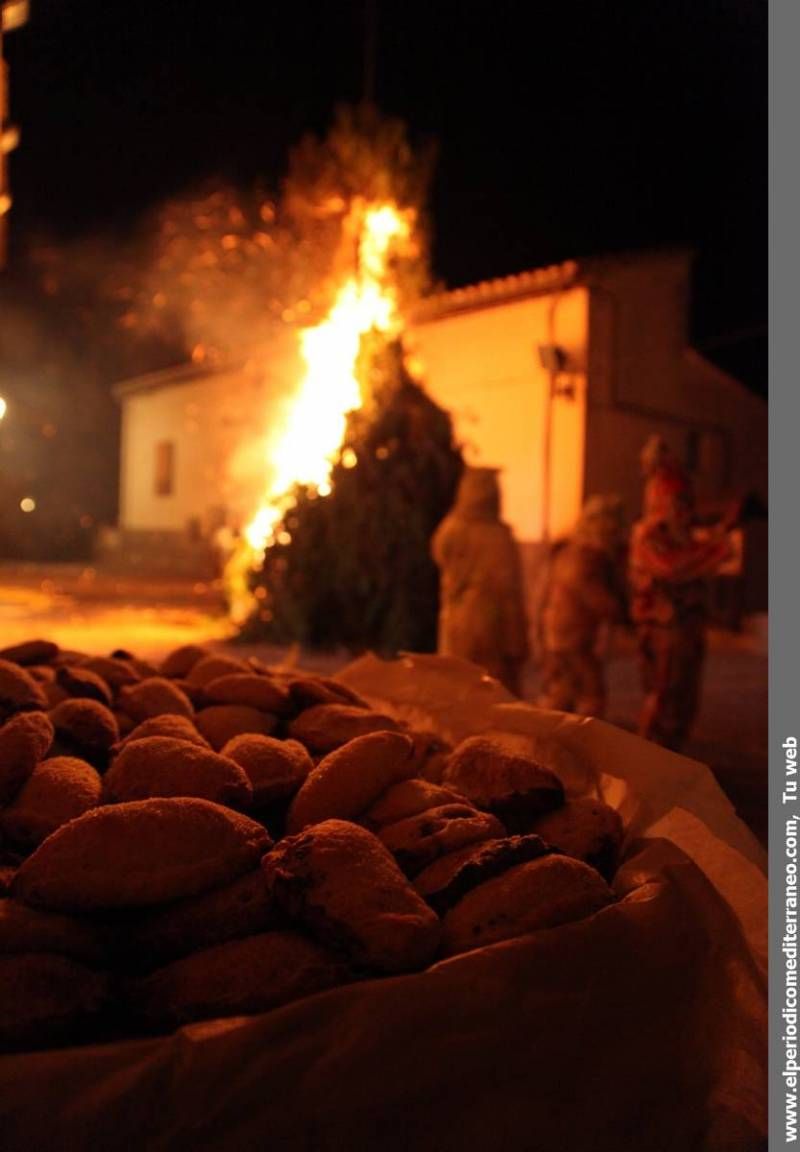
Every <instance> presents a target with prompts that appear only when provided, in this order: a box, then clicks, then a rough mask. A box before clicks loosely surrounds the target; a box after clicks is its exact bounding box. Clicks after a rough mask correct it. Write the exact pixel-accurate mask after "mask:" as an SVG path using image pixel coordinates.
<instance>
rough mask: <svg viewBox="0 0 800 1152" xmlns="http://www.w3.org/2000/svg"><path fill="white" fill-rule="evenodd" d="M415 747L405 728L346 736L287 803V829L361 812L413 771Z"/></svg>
mask: <svg viewBox="0 0 800 1152" xmlns="http://www.w3.org/2000/svg"><path fill="white" fill-rule="evenodd" d="M413 752H414V745H413V743H412V742H411V740H410V739H409V737H408V736H405V735H403V733H401V732H371V733H369V734H368V735H366V736H358V737H356V739H355V740H350V741H348V743H347V744H344V745H343V746H342V747H341V748H337V749H336V750H335V751H334V752H331V753H330V754H329V755H327V756H326V757H325V758H324V759H323V760H321V761H320V762H319V764H317V766H316V767H315V768H314V769H313V771H311V772H310V773H309V774H308V777H307V778H306V780H305V782H304V784H303V786H302V787H301V788H300V791H299V792H298V793H297V795H296V796H295V798H294V800H293V801H292V804H291V806H290V808H289V812H288V815H287V818H286V830H287V832H290V833H292V832H299V831H301V829H303V828H305V827H306V826H307V825H309V824H315V823H319V821H321V820H327V819H329V818H330V817H336V818H338V819H340V820H353V819H355V818H356V817H358V816H360V815H361V814H362V813H363V812H365V811H366V810H367V809H368V808H369V807H370V806H371V805H372V804H374V802H375V801H376V800H377V799H378V797H379V796H380V795H382V793H383V792H385V791H386V789H387V788H389V787H390V786H391V785H392V784H396V783H397V782H398V781H400V780H407V779H408V778H409V777H410V776H412V775H413V774H414V764H413V761H412V756H413Z"/></svg>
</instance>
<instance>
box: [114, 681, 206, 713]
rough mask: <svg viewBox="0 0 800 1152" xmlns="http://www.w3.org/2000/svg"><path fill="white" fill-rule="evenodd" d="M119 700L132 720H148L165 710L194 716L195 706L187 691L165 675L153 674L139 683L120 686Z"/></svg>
mask: <svg viewBox="0 0 800 1152" xmlns="http://www.w3.org/2000/svg"><path fill="white" fill-rule="evenodd" d="M119 702H120V705H121V707H122V708H124V710H125V711H126V712H127V713H128V715H129V716H130V718H131V720H137V721H139V722H141V721H142V720H147V719H149V717H151V716H163V715H164V713H165V712H172V713H176V714H177V715H178V716H192V715H193V714H194V707H193V705H192V702H191V700H190V699H189V697H188V696H187V695H186V693H185V692H181V690H180V688H178V687H177V685H175V684H173V683H172V681H171V680H167V679H166V678H165V677H163V676H151V677H150V678H149V679H147V680H141V681H140V682H139V683H138V684H131V685H128V686H125V687H123V688H120V692H119Z"/></svg>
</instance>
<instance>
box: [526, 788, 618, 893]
mask: <svg viewBox="0 0 800 1152" xmlns="http://www.w3.org/2000/svg"><path fill="white" fill-rule="evenodd" d="M533 830H534V831H535V832H536V833H537V834H538V835H539V836H541V837H542V839H543V840H546V841H547V843H548V844H552V845H553V847H554V848H558V849H559V851H561V852H563V853H564V854H565V855H567V856H574V857H575V859H576V860H584V861H585V862H586V863H587V864H591V866H592V867H593V868H596V869H597V871H598V872H599V873H600V875H601V876H605V878H606V879H607V880H610V879H611V877H612V876H613V875H614V873H615V872H616V870H617V861H618V859H619V850H620V847H621V845H622V819H621V817H620V814H619V812H617V811H616V810H615V809H614V808H611V807H609V805H608V804H604V803H603V801H602V800H593V799H591V798H590V797H587V798H585V799H580V800H570V801H569V802H568V803H567V804H565V805H564V807H563V808H558V809H557V810H556V811H555V812H548V814H547V815H546V816H541V817H540V818H539V819H538V820H537V821H536V822H535V823H534V825H533Z"/></svg>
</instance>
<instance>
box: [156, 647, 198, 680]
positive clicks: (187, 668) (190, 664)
mask: <svg viewBox="0 0 800 1152" xmlns="http://www.w3.org/2000/svg"><path fill="white" fill-rule="evenodd" d="M208 654H209V652H208V649H207V648H203V647H201V645H199V644H182V645H181V647H180V648H176V649H175V650H174V651H172V652H170V654H169V655H168V656H166V657H165V658H164V660H163V661H162V662H161V667H160V668H159V670H158V672H159V675H160V676H166V677H167V679H168V680H183V679H185V678H186V677H187V676H188V675H189V673H190V672H191V670H192V668H194V666H195V664H199V662H200V661H201V660H203V659H205V657H206V656H208Z"/></svg>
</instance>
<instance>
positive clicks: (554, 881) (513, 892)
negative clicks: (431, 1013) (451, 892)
mask: <svg viewBox="0 0 800 1152" xmlns="http://www.w3.org/2000/svg"><path fill="white" fill-rule="evenodd" d="M613 899H614V897H613V893H612V892H611V889H610V888H609V887H608V885H607V884H606V882H605V880H603V878H602V876H600V874H599V873H598V872H595V870H594V868H590V867H589V865H588V864H584V863H582V862H581V861H580V860H572V859H571V858H570V857H569V856H558V855H550V856H542V857H541V858H540V859H538V860H531V861H530V862H529V863H527V864H517V865H516V866H515V867H513V868H509V869H508V870H507V871H506V872H503V873H502V874H501V875H500V876H497V877H496V878H495V879H493V880H487V881H486V882H485V883H484V884H480V885H479V886H478V887H477V888H473V889H472V890H471V891H470V892H468V893H467V894H466V896H464V897H463V898H462V899H461V900H459V902H458V903H457V904H456V905H455V906H454V907H453V908H451V909H450V911H449V912H448V913H447V914H446V915H445V917H444V920H443V922H442V954H443V955H444V956H454V955H456V954H457V953H459V952H469V951H471V950H472V949H473V948H483V947H485V946H486V945H488V944H496V943H497V942H498V941H500V940H511V939H513V938H514V937H516V936H524V935H525V934H526V933H528V932H536V931H539V930H540V929H542V928H556V927H557V926H558V925H560V924H568V923H569V922H570V921H572V920H582V919H583V918H584V917H586V916H591V915H592V914H593V913H594V912H599V911H600V909H601V908H605V907H606V906H607V905H608V904H610V903H612V901H613Z"/></svg>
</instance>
